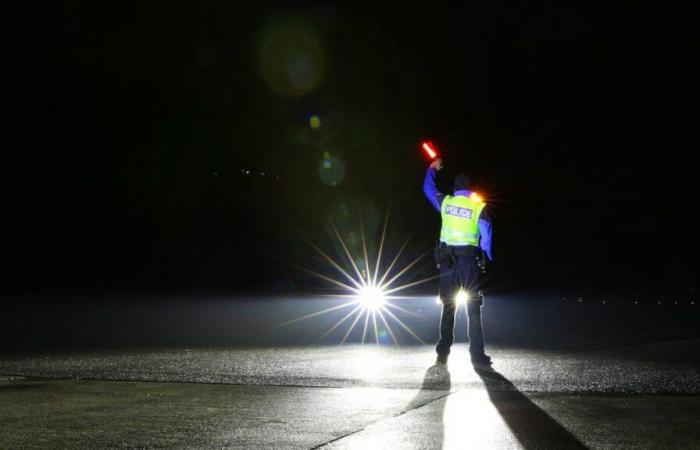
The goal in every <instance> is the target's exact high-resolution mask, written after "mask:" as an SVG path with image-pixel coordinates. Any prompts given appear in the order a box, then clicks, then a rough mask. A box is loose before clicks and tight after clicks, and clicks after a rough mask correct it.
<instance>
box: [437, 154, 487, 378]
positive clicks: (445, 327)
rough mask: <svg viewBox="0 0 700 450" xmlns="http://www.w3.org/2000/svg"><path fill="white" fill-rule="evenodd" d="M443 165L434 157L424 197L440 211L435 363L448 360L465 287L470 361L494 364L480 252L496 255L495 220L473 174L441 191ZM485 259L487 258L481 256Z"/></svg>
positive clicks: (457, 180) (459, 178)
mask: <svg viewBox="0 0 700 450" xmlns="http://www.w3.org/2000/svg"><path fill="white" fill-rule="evenodd" d="M442 167H443V163H442V160H441V159H437V160H435V161H434V162H433V163H432V164H430V167H428V171H427V173H426V174H425V181H424V182H423V191H424V192H425V195H426V197H428V200H429V201H430V203H431V204H432V205H433V206H434V207H435V209H437V210H438V211H440V216H441V217H442V230H441V231H440V242H439V245H438V247H437V248H436V262H437V264H438V266H439V270H440V300H441V301H442V317H441V319H440V340H439V341H438V344H437V347H436V351H437V363H439V364H446V363H447V357H448V355H449V354H450V347H451V346H452V342H453V341H454V325H455V313H456V310H457V295H458V293H459V292H460V290H463V291H464V292H465V293H466V295H467V315H468V317H469V353H470V354H471V359H472V362H473V363H474V364H478V365H490V364H491V358H490V357H489V356H488V355H486V353H484V330H483V328H482V325H481V306H482V305H483V297H482V295H481V291H480V289H479V273H480V263H479V261H480V259H479V258H483V254H484V253H485V254H486V256H487V257H488V259H489V261H490V260H492V257H493V254H492V252H491V237H492V227H491V222H490V220H489V218H488V216H487V215H486V212H485V211H484V207H485V206H486V205H485V203H484V202H483V201H482V200H481V199H480V198H479V196H478V195H476V193H474V192H472V191H470V190H469V178H468V177H467V176H466V175H464V174H460V175H457V177H455V180H454V193H453V194H452V195H445V194H442V193H441V192H440V191H438V189H437V186H436V185H435V176H436V173H437V171H438V170H440V169H442ZM482 252H483V253H482ZM481 261H483V263H485V261H484V260H483V259H481Z"/></svg>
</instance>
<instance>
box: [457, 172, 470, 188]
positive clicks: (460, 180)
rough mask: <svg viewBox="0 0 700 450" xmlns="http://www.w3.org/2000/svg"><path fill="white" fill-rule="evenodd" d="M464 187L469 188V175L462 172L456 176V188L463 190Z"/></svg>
mask: <svg viewBox="0 0 700 450" xmlns="http://www.w3.org/2000/svg"><path fill="white" fill-rule="evenodd" d="M464 189H469V177H468V176H466V175H465V174H463V173H460V174H459V175H457V176H456V177H455V184H454V190H455V191H461V190H464Z"/></svg>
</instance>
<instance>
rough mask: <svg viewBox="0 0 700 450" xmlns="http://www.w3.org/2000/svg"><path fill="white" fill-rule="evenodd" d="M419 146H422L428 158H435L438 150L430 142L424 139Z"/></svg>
mask: <svg viewBox="0 0 700 450" xmlns="http://www.w3.org/2000/svg"><path fill="white" fill-rule="evenodd" d="M421 147H423V150H425V153H426V154H427V155H428V158H430V159H435V158H437V156H438V152H437V150H436V149H435V146H433V143H432V142H430V141H424V142H423V145H421Z"/></svg>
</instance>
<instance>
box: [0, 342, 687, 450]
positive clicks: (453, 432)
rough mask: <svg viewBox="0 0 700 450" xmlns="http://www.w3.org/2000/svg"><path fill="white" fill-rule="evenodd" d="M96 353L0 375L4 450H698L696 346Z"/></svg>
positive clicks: (4, 366)
mask: <svg viewBox="0 0 700 450" xmlns="http://www.w3.org/2000/svg"><path fill="white" fill-rule="evenodd" d="M490 352H491V354H492V356H493V357H494V365H493V370H491V371H488V370H487V371H482V370H475V368H474V367H472V366H471V365H470V364H468V362H467V354H468V353H467V349H466V346H465V345H464V344H459V345H457V346H456V347H455V348H454V351H453V353H452V355H451V360H450V361H449V364H448V366H447V367H441V366H436V365H434V364H433V362H434V354H433V350H432V348H431V347H428V346H403V347H395V346H380V347H377V346H376V345H375V344H365V345H364V346H363V345H358V344H351V345H344V346H317V347H302V348H300V347H292V348H246V349H240V348H238V349H237V348H228V349H223V348H217V349H170V350H129V351H121V352H119V351H101V352H81V353H67V354H56V353H52V354H47V355H44V356H40V355H33V356H31V357H21V356H16V355H15V356H13V357H6V358H4V359H3V360H2V362H0V373H2V374H5V375H4V376H3V377H2V378H1V379H0V380H1V381H0V400H1V402H0V405H2V406H0V408H1V409H0V430H2V431H1V432H0V447H2V448H79V447H80V448H85V447H91V448H106V447H121V448H124V447H140V448H143V447H145V448H163V447H166V448H272V447H274V448H316V447H322V446H326V447H328V448H464V447H469V448H583V447H590V448H621V447H623V448H698V446H699V445H700V396H698V394H699V393H700V368H699V367H698V365H697V363H696V362H697V361H698V358H697V357H698V356H700V341H698V340H686V341H681V342H666V343H654V344H650V343H647V344H641V345H632V346H618V347H613V348H602V349H592V348H588V347H585V348H582V349H570V350H567V351H551V350H549V351H543V350H533V349H518V348H492V349H491V350H490Z"/></svg>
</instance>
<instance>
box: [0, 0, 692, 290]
mask: <svg viewBox="0 0 700 450" xmlns="http://www.w3.org/2000/svg"><path fill="white" fill-rule="evenodd" d="M487 3H488V4H483V2H481V3H479V2H470V3H468V4H466V5H452V6H444V5H443V6H439V5H438V6H436V5H434V4H432V3H431V4H429V5H422V6H421V7H416V8H411V7H405V6H404V7H401V8H397V7H391V8H385V9H380V8H378V7H377V6H376V5H374V4H373V3H366V4H364V5H359V4H355V5H354V6H353V7H352V8H349V7H334V6H330V5H324V4H312V3H309V4H304V5H301V6H297V7H289V6H285V7H272V6H265V5H263V4H262V2H255V3H248V4H246V3H243V2H220V3H212V2H192V3H187V2H139V3H130V2H107V3H105V2H79V1H74V2H49V5H46V4H44V3H43V2H42V3H40V2H37V3H33V2H15V3H11V4H7V5H5V6H3V8H4V12H3V19H2V27H3V35H4V36H3V46H4V47H5V51H4V52H3V72H4V75H5V81H4V82H3V88H4V89H3V91H4V93H3V102H2V103H3V109H4V110H5V113H4V115H5V118H4V119H3V123H4V127H3V128H5V133H4V136H3V137H4V141H5V143H4V145H3V160H4V161H3V163H2V169H3V170H2V172H3V174H2V180H3V186H2V199H3V205H2V210H3V215H2V216H3V219H2V222H3V232H2V255H3V256H2V259H3V269H2V278H1V280H0V282H1V283H2V287H3V289H4V290H5V291H6V292H11V291H14V292H17V291H25V292H59V291H66V292H70V291H121V290H130V291H131V290H135V291H143V290H176V291H184V290H188V289H193V290H221V291H226V292H260V293H269V292H272V293H288V292H294V291H298V290H311V289H314V290H320V291H323V289H325V288H324V286H326V285H324V284H323V283H322V282H321V283H320V284H319V282H317V281H316V280H315V279H314V278H313V277H311V276H310V275H308V274H307V273H305V272H302V271H299V270H297V269H295V268H293V267H291V266H289V265H288V264H286V263H292V264H297V265H301V266H304V267H309V268H315V269H317V270H321V271H323V272H324V273H331V272H332V270H329V269H327V264H326V265H324V264H323V263H322V261H321V260H320V259H319V258H318V257H317V256H313V255H314V250H313V249H312V248H311V247H310V246H309V245H308V244H307V243H306V242H305V241H304V239H305V238H306V239H310V240H312V241H313V242H315V243H317V244H318V245H319V246H320V247H321V248H323V249H325V250H326V251H328V252H329V253H331V254H332V255H333V256H334V257H336V258H338V259H340V258H341V257H342V253H339V252H338V244H337V242H336V241H335V238H334V237H333V235H332V230H331V229H330V228H329V226H328V217H329V216H330V217H331V218H332V219H333V221H334V223H335V224H337V226H338V228H339V230H340V232H341V235H343V236H344V237H345V238H346V239H347V240H348V243H349V245H350V247H351V249H352V251H353V253H354V254H357V255H359V251H360V248H361V247H360V246H359V245H360V244H359V243H360V241H359V240H358V236H360V234H359V233H360V223H362V224H363V228H364V231H365V232H366V234H367V238H368V242H369V247H370V250H369V252H370V254H373V253H374V251H375V250H374V249H376V248H377V243H378V242H379V235H380V232H381V229H382V223H383V222H382V221H383V218H384V216H385V212H386V211H387V210H389V211H390V217H389V225H388V227H387V230H388V231H387V233H388V237H387V245H386V248H385V251H386V252H387V253H389V254H390V255H391V256H393V255H394V254H395V253H396V251H397V250H398V248H399V247H400V246H401V244H402V243H403V242H404V240H405V239H408V240H409V241H408V242H409V243H408V245H407V246H406V250H405V252H404V254H403V255H402V256H401V257H400V259H399V262H400V263H399V265H402V264H404V265H405V264H406V263H408V262H410V261H411V260H412V259H413V258H415V257H416V256H417V255H420V254H421V253H422V252H424V251H425V250H428V249H430V248H431V246H432V245H433V243H434V241H435V239H436V237H437V234H438V228H439V216H438V214H437V212H436V211H434V210H433V209H432V207H431V206H430V205H429V203H428V202H427V201H426V200H425V198H424V197H423V194H422V190H421V185H422V180H423V176H424V170H425V167H426V165H427V160H426V158H425V157H424V155H422V154H421V153H420V151H419V148H418V144H419V142H420V141H421V140H422V139H426V138H427V139H431V140H433V142H434V143H435V144H436V145H437V146H438V147H439V149H440V150H441V151H442V153H443V154H444V159H445V161H446V169H445V171H443V172H441V173H440V180H439V182H440V185H441V187H442V189H443V190H445V191H447V190H449V187H450V178H451V176H452V175H454V174H455V173H457V172H458V171H459V170H462V171H465V172H467V173H469V174H470V175H471V177H472V179H473V181H474V184H475V188H476V189H477V190H479V191H480V192H481V193H482V194H483V195H484V196H485V197H486V199H487V201H488V203H489V205H490V207H491V215H492V217H493V220H494V227H495V230H496V231H495V233H496V234H495V244H496V264H495V265H494V266H493V267H492V271H491V272H490V275H489V280H488V283H489V285H490V288H491V289H493V290H496V291H498V290H502V291H513V292H519V291H524V290H526V289H528V290H531V289H535V290H536V289H557V288H564V287H566V288H567V289H572V288H581V289H588V290H594V291H595V290H604V289H621V290H625V291H629V292H644V293H650V292H658V291H673V292H674V293H675V292H677V293H679V294H681V295H685V296H692V295H694V291H693V289H694V287H695V280H696V279H697V252H698V239H697V230H698V224H699V221H698V206H699V202H700V195H699V194H700V192H699V189H698V182H697V177H696V172H697V169H698V156H697V153H696V152H697V150H698V145H697V142H698V141H697V139H696V137H695V128H697V124H698V119H700V117H698V109H697V106H696V105H697V104H698V100H700V98H698V97H699V92H698V82H697V80H698V75H699V73H698V65H697V58H698V44H699V43H700V40H699V39H698V37H699V36H698V31H697V23H698V21H697V19H698V16H697V14H696V10H695V8H694V7H692V6H691V5H692V3H691V2H687V3H682V2H663V3H660V4H659V5H657V6H645V5H643V4H630V5H626V6H624V7H623V6H611V5H598V6H594V5H589V4H586V3H585V2H578V3H573V2H572V3H567V4H566V5H562V4H560V2H551V3H540V2H537V3H532V2H528V3H527V4H523V5H512V4H497V3H493V2H487ZM285 27H287V28H285ZM289 27H291V28H292V29H293V30H303V32H302V33H301V35H302V40H301V41H300V42H301V43H299V44H298V46H297V47H295V46H294V45H295V44H294V42H292V43H289V45H288V47H285V45H287V44H288V42H285V40H284V39H282V40H281V41H280V40H277V41H275V40H274V39H272V38H270V36H274V30H279V29H288V28H289ZM304 39H305V40H304ZM269 42H273V44H269ZM266 43H267V44H266ZM266 45H268V47H266ZM269 45H272V46H273V47H274V45H277V46H281V47H283V48H291V50H290V51H292V52H294V51H299V52H302V56H303V55H304V54H307V53H309V52H310V53H309V54H312V55H315V56H314V58H316V59H313V58H312V62H315V64H316V69H317V70H316V72H314V71H313V70H311V71H308V70H307V71H305V69H304V68H306V69H308V65H307V66H304V64H303V63H302V65H301V69H299V70H301V72H300V73H301V76H302V78H303V76H311V77H313V76H316V77H317V81H318V82H317V83H316V84H315V85H314V86H313V88H309V89H306V90H305V92H303V93H299V92H283V91H284V87H283V88H282V89H281V90H280V89H279V88H278V89H275V87H274V82H270V78H269V77H266V76H265V74H266V72H265V64H266V63H265V61H266V60H265V58H264V55H265V54H266V53H265V52H266V51H269V50H270V47H269ZM266 49H267V50H266ZM304 52H307V53H304ZM273 54H274V52H273ZM261 55H262V56H261ZM307 62H308V61H307ZM295 67H296V66H295ZM302 81H303V80H302ZM288 88H289V86H287V90H289V89H288ZM312 114H318V115H319V117H320V118H321V127H320V128H318V129H313V128H311V127H310V126H309V118H310V117H311V115H312ZM324 152H328V153H329V154H330V155H332V157H333V158H337V159H334V160H333V161H334V164H335V165H334V167H337V166H338V164H339V162H340V163H342V164H343V165H344V176H343V178H342V180H340V179H336V180H337V182H336V185H335V186H331V185H328V184H326V183H324V181H323V177H322V176H321V175H323V174H324V169H323V168H322V164H323V160H324V157H323V153H324ZM246 171H250V172H251V173H250V174H247V173H246ZM260 173H265V175H261V174H260ZM326 175H327V174H325V175H324V176H326ZM331 175H332V174H331ZM285 261H286V263H285ZM324 267H325V268H324ZM385 267H386V263H385ZM432 271H433V268H432V266H431V264H430V260H429V256H428V257H427V258H424V259H423V260H421V262H420V263H419V264H418V265H416V266H414V268H413V270H412V271H411V273H409V274H407V276H406V278H405V279H406V281H411V280H415V279H419V278H421V277H423V276H429V275H431V274H432V273H433V272H432ZM431 286H432V285H430V284H429V285H427V287H426V288H427V289H432V287H431ZM433 287H434V286H433ZM331 290H332V289H331Z"/></svg>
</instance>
